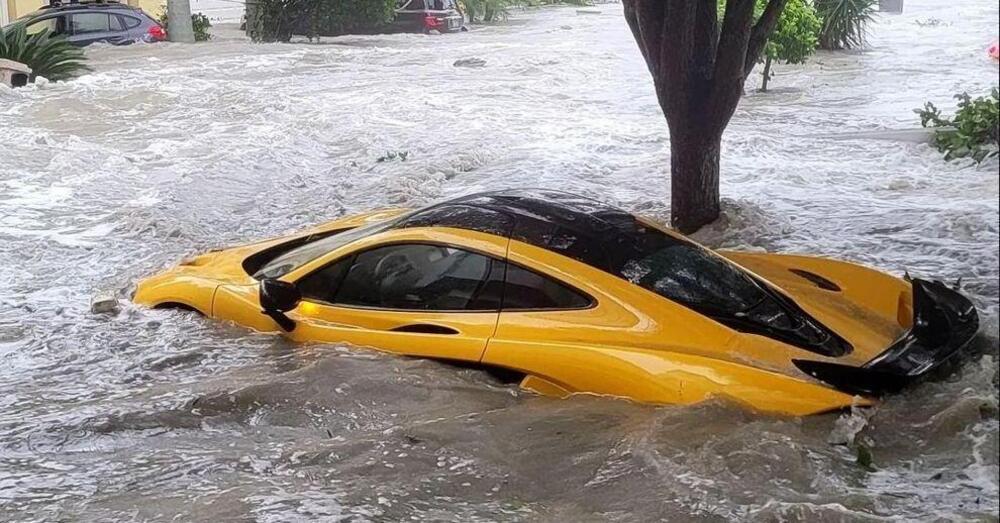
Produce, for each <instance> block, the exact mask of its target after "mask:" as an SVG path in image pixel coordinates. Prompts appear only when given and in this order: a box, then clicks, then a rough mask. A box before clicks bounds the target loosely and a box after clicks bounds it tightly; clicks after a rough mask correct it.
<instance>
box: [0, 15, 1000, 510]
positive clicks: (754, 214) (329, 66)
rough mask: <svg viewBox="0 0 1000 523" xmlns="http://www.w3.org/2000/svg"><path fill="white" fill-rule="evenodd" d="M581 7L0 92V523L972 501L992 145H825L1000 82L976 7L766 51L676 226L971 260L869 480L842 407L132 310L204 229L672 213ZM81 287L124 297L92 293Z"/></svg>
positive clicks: (924, 269) (624, 80)
mask: <svg viewBox="0 0 1000 523" xmlns="http://www.w3.org/2000/svg"><path fill="white" fill-rule="evenodd" d="M601 9H602V10H603V11H604V14H601V15H578V14H577V13H576V11H575V9H573V8H555V9H546V10H540V11H532V12H528V13H520V12H515V13H514V16H512V17H511V19H510V21H509V23H507V24H505V25H500V26H495V27H486V28H481V29H477V30H474V31H471V32H468V33H461V34H453V35H442V36H425V35H389V36H364V37H342V38H335V39H324V40H323V41H322V42H321V43H320V44H313V45H309V44H304V43H302V44H284V45H281V44H274V45H251V44H249V43H247V42H244V41H242V40H239V39H233V38H230V39H225V38H223V39H219V40H217V41H214V42H212V43H209V44H200V45H194V46H184V45H179V44H163V45H153V46H146V45H136V46H131V47H124V48H112V47H106V46H97V47H91V48H89V49H88V51H87V55H88V57H89V58H90V61H91V65H92V66H93V67H94V69H95V71H94V72H92V73H90V74H87V75H85V76H83V77H81V78H79V79H77V80H74V81H71V82H66V83H57V84H47V85H35V86H30V87H27V88H24V89H19V90H16V91H12V90H9V89H8V90H0V267H2V268H3V270H0V521H191V520H197V521H261V522H271V521H274V522H279V521H280V522H286V521H317V520H320V521H340V520H345V521H366V520H370V521H400V520H414V521H417V520H421V521H423V520H433V521H507V520H527V521H605V520H611V521H640V520H655V519H666V520H675V521H680V520H690V519H694V520H698V521H731V520H753V521H817V520H821V521H846V520H852V521H853V520H861V521H885V520H887V519H890V518H899V519H900V520H913V519H918V520H929V521H947V520H954V519H975V520H982V521H997V518H998V516H997V511H998V482H1000V480H998V475H1000V473H998V447H1000V443H998V435H1000V424H998V388H997V379H998V378H997V376H998V341H997V338H998V334H997V326H998V312H1000V305H998V300H1000V283H998V278H1000V269H998V265H1000V240H998V235H1000V225H998V220H1000V218H998V217H1000V209H998V207H1000V204H998V198H1000V196H998V195H1000V190H998V174H997V172H998V168H1000V166H998V161H997V159H992V160H990V161H988V162H986V163H984V164H982V165H979V166H975V165H971V164H969V163H965V162H953V163H946V162H945V161H944V160H943V159H942V157H941V154H940V153H938V152H937V151H936V150H934V149H933V148H932V147H930V146H928V145H925V144H918V143H912V142H899V141H891V140H884V139H875V138H872V137H870V136H866V137H857V136H855V137H853V138H852V137H850V136H845V134H846V133H868V132H870V131H876V130H884V129H901V128H912V127H915V126H919V119H918V118H917V116H916V115H915V114H914V113H913V109H915V108H918V107H921V106H922V105H923V103H924V102H925V101H928V100H930V101H934V102H935V103H936V104H937V105H939V106H940V107H943V108H945V110H946V112H948V113H950V112H951V111H952V110H953V108H954V103H955V102H954V100H952V99H951V96H952V95H953V94H955V93H956V92H960V91H963V90H967V91H969V92H970V93H975V94H977V95H978V94H982V93H985V92H987V91H988V90H989V88H990V87H992V86H994V85H996V82H997V74H998V73H997V65H996V64H995V63H994V62H991V61H990V60H989V58H988V57H987V54H986V51H985V48H986V47H987V45H988V44H989V43H990V42H991V41H992V40H993V39H994V38H996V35H997V26H998V6H997V4H996V2H995V1H971V0H958V1H955V2H935V1H932V0H908V1H907V2H906V11H905V13H904V14H902V15H897V16H893V15H880V17H879V19H878V22H877V23H876V24H875V25H874V26H873V27H872V28H871V48H870V49H869V50H867V51H865V52H860V53H856V52H845V53H828V52H819V53H818V54H817V55H816V56H814V57H813V58H812V60H811V61H810V63H808V64H807V65H804V66H778V68H777V76H776V77H775V78H774V80H773V82H772V87H773V90H772V91H770V92H768V93H759V92H757V91H756V83H757V82H759V76H758V75H756V74H755V76H754V80H753V84H752V85H748V93H747V96H746V97H745V98H744V99H743V101H742V102H741V105H740V107H739V109H738V110H737V112H736V115H735V116H734V118H733V121H732V123H731V124H730V126H729V129H728V131H727V133H726V135H725V138H724V143H723V153H722V154H723V166H722V194H723V197H724V198H725V199H726V200H725V202H724V208H725V211H724V213H725V216H724V218H723V220H722V221H721V222H720V223H718V224H716V225H714V226H713V227H711V228H710V230H707V231H702V232H701V233H699V235H698V236H696V237H697V238H698V239H699V240H701V241H703V242H705V243H707V244H709V245H712V246H727V247H737V248H744V249H751V248H752V249H767V250H773V251H787V252H804V253H813V254H824V255H830V256H836V257H840V258H845V259H849V260H854V261H860V262H863V263H866V264H870V265H872V266H876V267H879V268H882V269H885V270H888V271H890V272H893V273H895V274H902V273H903V271H904V270H908V271H909V272H910V273H911V274H913V275H914V276H921V277H936V278H940V279H943V280H946V281H949V282H953V281H955V280H956V279H958V278H959V277H961V278H962V282H963V287H964V288H965V290H966V292H967V293H968V294H969V295H970V296H971V297H972V298H973V299H974V301H975V302H976V304H977V306H978V307H979V309H980V314H981V317H982V323H983V326H982V331H981V333H980V336H979V339H977V342H976V343H977V348H978V349H979V350H980V351H981V352H982V353H984V355H983V356H982V357H981V358H978V359H974V360H972V361H970V362H969V363H967V364H965V365H964V366H963V367H962V368H961V369H959V370H958V372H957V373H955V374H953V375H951V376H949V377H947V378H944V379H941V380H938V381H935V382H931V383H925V384H923V385H920V386H918V387H917V388H915V389H913V390H910V391H907V392H906V393H905V394H904V395H901V396H896V397H892V398H890V399H888V400H887V401H886V402H885V403H883V404H882V405H881V406H879V407H878V408H877V410H876V411H875V414H874V416H873V417H872V419H871V420H870V422H869V423H868V424H867V426H865V427H864V428H863V429H862V431H861V433H860V435H859V438H861V440H863V441H865V442H866V444H867V445H868V446H869V447H870V448H871V450H872V455H873V463H874V466H875V469H876V470H875V471H874V472H869V471H866V470H865V469H863V468H862V467H860V466H859V465H858V464H857V463H856V454H855V451H854V450H853V449H852V448H849V447H846V446H842V445H833V444H831V443H829V440H830V439H831V436H832V435H836V434H837V433H840V432H842V431H844V430H845V429H846V428H848V426H849V425H850V424H851V422H856V421H859V420H858V419H850V418H846V417H845V418H844V419H839V420H838V417H837V416H836V415H829V416H817V417H811V418H802V419H797V418H783V417H773V416H765V415H760V414H755V413H752V412H747V411H744V410H741V409H740V408H738V407H735V406H732V405H727V404H723V403H715V404H704V405H698V406H695V407H652V406H644V405H637V404H632V403H629V402H626V401H618V400H611V399H601V398H592V397H579V398H572V399H569V400H564V401H560V400H554V399H549V398H544V397H539V396H535V395H533V394H530V393H525V392H522V391H519V390H518V389H517V388H516V387H515V386H510V385H504V384H501V383H499V382H496V381H494V380H493V379H492V378H491V377H490V376H488V375H486V374H484V373H480V372H477V371H473V370H461V369H456V368H452V367H449V366H446V365H443V364H440V363H435V362H430V361H422V360H415V359H406V358H401V357H393V356H387V355H383V354H380V353H376V352H372V351H368V350H364V349H357V348H352V347H347V346H331V345H319V344H317V345H307V346H301V345H299V346H296V345H292V344H290V343H288V342H286V341H284V340H283V339H281V338H279V337H276V336H272V335H262V334H254V333H252V332H249V331H248V330H246V329H244V328H241V327H237V326H234V325H228V324H223V323H218V322H213V321H210V320H206V319H204V318H201V317H198V316H196V315H193V314H189V313H181V312H176V311H159V310H157V311H152V310H145V309H142V308H139V307H136V306H134V305H131V304H130V303H128V299H127V298H128V296H129V295H130V293H131V291H132V290H133V289H134V286H135V283H136V281H137V280H138V279H140V278H142V277H144V276H147V275H149V274H152V273H153V272H156V271H158V270H160V269H162V268H164V267H167V266H170V265H173V264H175V263H177V262H178V261H179V260H180V259H181V258H182V257H184V256H187V255H190V254H193V253H196V252H199V251H204V250H207V249H210V248H214V247H220V246H224V245H231V244H237V243H245V242H248V241H250V240H255V239H261V238H267V237H270V236H274V235H278V234H281V233H287V232H290V231H294V230H297V229H300V228H303V227H304V226H307V225H311V224H315V223H319V222H322V221H326V220H330V219H333V218H336V217H338V216H341V215H343V214H345V213H349V212H355V211H362V210H367V209H372V208H375V207H379V206H399V205H407V206H415V205H421V204H426V203H429V202H432V201H435V200H438V199H441V198H444V197H449V196H458V195H461V194H465V193H469V192H474V191H479V190H487V189H498V188H505V187H520V186H529V187H547V188H556V189H563V190H568V191H573V192H578V193H582V194H585V195H588V196H592V197H595V198H598V199H601V200H604V201H608V202H610V203H615V204H619V205H621V206H624V207H626V208H629V209H632V210H635V211H638V212H641V213H644V214H647V215H651V216H653V217H656V218H658V219H661V220H664V219H666V218H667V217H668V216H669V210H668V208H667V203H668V202H669V200H670V198H669V183H668V180H667V177H666V172H667V171H668V169H669V164H670V161H669V141H668V139H667V134H666V124H665V122H664V120H663V117H662V115H661V114H660V112H659V109H658V107H657V104H656V100H655V98H654V95H653V88H652V82H651V81H650V79H649V76H648V73H647V72H646V69H645V64H644V63H643V62H642V59H641V57H640V55H639V52H638V50H637V48H636V45H635V43H634V41H633V40H632V36H631V34H630V33H629V32H628V28H627V27H626V25H625V22H624V19H623V17H622V16H621V11H620V10H621V7H620V6H614V5H606V6H601ZM462 58H480V59H483V60H485V61H486V65H485V66H484V67H481V68H467V67H454V66H453V65H452V64H453V63H454V62H455V61H456V60H458V59H462ZM400 152H406V153H407V155H406V160H405V161H399V160H398V159H396V160H388V161H380V159H384V157H386V156H387V155H388V154H387V153H400ZM101 290H111V291H114V292H116V293H118V295H119V297H120V298H121V301H122V304H123V305H122V311H121V312H120V313H119V314H117V315H113V316H102V315H93V314H91V313H90V311H89V301H90V299H91V297H92V296H93V295H94V294H95V293H96V292H98V291H101Z"/></svg>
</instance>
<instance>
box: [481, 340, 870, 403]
mask: <svg viewBox="0 0 1000 523" xmlns="http://www.w3.org/2000/svg"><path fill="white" fill-rule="evenodd" d="M482 362H483V363H487V364H490V365H497V366H501V367H506V368H509V369H514V370H517V371H519V372H523V373H525V374H526V377H525V379H524V381H522V386H524V387H525V388H527V389H530V390H533V391H536V392H539V393H542V394H546V395H552V396H557V397H564V396H567V395H570V394H575V393H592V394H598V395H606V396H615V397H627V398H631V399H634V400H637V401H640V402H649V403H661V404H680V405H690V404H695V403H700V402H703V401H706V400H710V399H713V398H722V399H726V400H730V401H734V402H737V403H741V404H744V405H747V406H749V407H751V408H753V409H756V410H760V411H766V412H774V413H779V414H787V415H796V416H798V415H807V414H816V413H821V412H827V411H831V410H837V409H841V408H845V407H851V406H854V405H870V404H871V401H870V400H867V399H865V398H859V397H856V396H852V395H850V394H846V393H843V392H840V391H837V390H834V389H832V388H830V387H827V386H825V385H823V384H820V383H817V382H814V381H812V380H809V379H808V378H805V377H804V379H798V378H793V377H791V376H786V375H784V374H780V373H777V372H771V371H766V370H761V369H757V368H754V367H751V366H748V365H744V364H740V363H734V362H726V361H722V360H718V359H714V358H710V357H705V356H695V355H691V354H682V353H679V352H670V351H663V350H653V349H626V348H617V347H596V346H580V345H568V344H567V345H562V344H542V343H525V342H523V341H518V342H503V341H499V342H498V341H491V342H490V343H489V345H488V347H487V349H486V353H485V355H484V357H483V360H482Z"/></svg>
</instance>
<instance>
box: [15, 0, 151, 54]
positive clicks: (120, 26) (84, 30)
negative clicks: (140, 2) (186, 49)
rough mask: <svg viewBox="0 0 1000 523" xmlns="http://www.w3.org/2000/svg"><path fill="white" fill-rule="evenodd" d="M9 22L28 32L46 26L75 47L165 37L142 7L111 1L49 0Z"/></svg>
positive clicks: (149, 40) (35, 31)
mask: <svg viewBox="0 0 1000 523" xmlns="http://www.w3.org/2000/svg"><path fill="white" fill-rule="evenodd" d="M13 24H24V25H25V26H26V27H27V30H28V34H29V35H30V34H35V33H39V32H41V31H44V30H45V29H48V30H49V31H51V34H53V35H65V36H66V40H68V41H69V42H70V43H72V44H74V45H78V46H85V45H90V44H92V43H95V42H107V43H110V44H115V45H125V44H131V43H133V42H139V41H143V42H159V41H162V40H166V39H167V31H166V30H165V29H164V28H163V27H162V26H161V25H160V24H159V23H157V22H156V20H154V19H153V17H151V16H149V15H148V14H146V13H145V12H144V11H143V10H142V9H139V8H138V7H132V6H129V5H126V4H122V3H118V2H114V1H84V2H70V3H66V4H63V3H61V2H59V1H53V2H51V3H50V4H49V5H47V6H45V7H42V8H41V9H39V10H37V11H34V12H32V13H29V14H27V15H24V16H22V17H21V18H18V19H17V20H15V21H14V22H12V24H11V25H13Z"/></svg>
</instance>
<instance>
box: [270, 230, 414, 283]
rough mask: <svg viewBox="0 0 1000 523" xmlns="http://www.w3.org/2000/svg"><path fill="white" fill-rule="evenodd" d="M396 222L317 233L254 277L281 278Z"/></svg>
mask: <svg viewBox="0 0 1000 523" xmlns="http://www.w3.org/2000/svg"><path fill="white" fill-rule="evenodd" d="M396 222H397V220H389V221H388V222H377V223H372V224H368V225H364V226H362V227H358V228H356V229H350V230H347V231H344V232H341V233H337V234H334V235H332V236H327V235H317V239H315V240H313V241H308V240H307V241H306V243H304V244H298V246H297V247H295V248H292V249H290V250H288V251H287V252H284V253H281V254H279V255H278V256H276V257H275V258H273V259H272V260H271V261H269V262H267V263H266V264H265V265H264V266H263V267H261V268H260V270H258V271H257V272H256V273H254V275H253V277H254V278H256V279H258V280H262V279H265V278H280V277H282V276H284V275H286V274H288V273H290V272H292V271H294V270H295V269H298V268H299V267H302V266H303V265H305V264H307V263H309V262H311V261H313V260H315V259H316V258H319V257H320V256H322V255H324V254H326V253H328V252H330V251H332V250H334V249H338V248H340V247H342V246H344V245H347V244H348V243H351V242H353V241H354V240H359V239H361V238H364V237H366V236H371V235H372V234H376V233H379V232H382V231H384V230H386V229H388V228H390V227H392V226H393V224H395V223H396ZM293 245H296V243H293Z"/></svg>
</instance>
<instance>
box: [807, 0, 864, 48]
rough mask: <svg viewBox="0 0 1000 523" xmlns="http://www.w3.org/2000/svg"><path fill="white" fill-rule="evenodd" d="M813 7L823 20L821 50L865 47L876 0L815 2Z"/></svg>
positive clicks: (820, 37) (822, 0)
mask: <svg viewBox="0 0 1000 523" xmlns="http://www.w3.org/2000/svg"><path fill="white" fill-rule="evenodd" d="M815 6H816V12H817V13H818V14H819V16H820V18H821V19H822V20H823V29H822V30H821V31H820V33H819V46H820V47H821V48H823V49H855V48H858V47H862V46H864V45H865V39H866V37H867V30H868V24H869V23H871V21H872V17H873V16H874V15H875V11H876V10H877V8H878V0H815Z"/></svg>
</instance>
